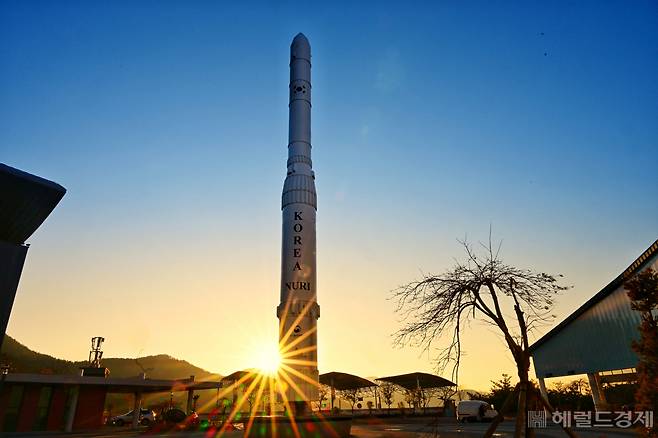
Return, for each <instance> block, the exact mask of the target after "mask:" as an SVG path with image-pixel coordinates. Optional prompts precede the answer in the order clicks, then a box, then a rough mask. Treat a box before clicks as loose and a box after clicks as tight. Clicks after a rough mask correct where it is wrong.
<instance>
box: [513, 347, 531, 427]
mask: <svg viewBox="0 0 658 438" xmlns="http://www.w3.org/2000/svg"><path fill="white" fill-rule="evenodd" d="M519 359H520V360H518V362H520V363H517V371H518V375H519V403H518V406H517V409H516V425H515V427H514V438H522V437H525V436H526V431H527V427H528V424H527V423H528V421H527V415H528V386H529V379H528V370H529V369H530V358H529V356H528V354H527V353H526V352H525V351H523V352H521V357H520V358H519Z"/></svg>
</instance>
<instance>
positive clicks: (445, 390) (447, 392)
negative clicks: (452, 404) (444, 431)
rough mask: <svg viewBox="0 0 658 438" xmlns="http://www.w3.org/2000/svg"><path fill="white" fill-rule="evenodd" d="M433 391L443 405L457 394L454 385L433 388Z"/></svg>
mask: <svg viewBox="0 0 658 438" xmlns="http://www.w3.org/2000/svg"><path fill="white" fill-rule="evenodd" d="M434 393H435V394H436V398H438V399H439V400H441V402H442V403H443V406H444V407H445V406H446V405H447V404H448V402H449V401H450V400H452V399H453V397H454V396H455V395H456V394H457V387H456V386H442V387H440V388H434Z"/></svg>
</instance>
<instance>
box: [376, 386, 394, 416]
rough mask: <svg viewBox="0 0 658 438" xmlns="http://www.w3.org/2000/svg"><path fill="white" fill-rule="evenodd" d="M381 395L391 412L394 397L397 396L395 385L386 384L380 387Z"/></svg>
mask: <svg viewBox="0 0 658 438" xmlns="http://www.w3.org/2000/svg"><path fill="white" fill-rule="evenodd" d="M379 393H380V394H381V397H382V398H383V399H384V403H386V406H388V410H389V411H390V410H391V405H392V404H393V395H394V394H395V385H393V384H392V383H389V382H384V383H382V384H381V385H379Z"/></svg>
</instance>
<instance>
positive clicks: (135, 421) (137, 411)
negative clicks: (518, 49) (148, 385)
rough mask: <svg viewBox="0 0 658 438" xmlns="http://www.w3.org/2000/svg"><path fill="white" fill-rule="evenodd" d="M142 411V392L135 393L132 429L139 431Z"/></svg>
mask: <svg viewBox="0 0 658 438" xmlns="http://www.w3.org/2000/svg"><path fill="white" fill-rule="evenodd" d="M141 410H142V391H137V392H136V393H135V405H134V407H133V422H132V428H133V429H137V426H139V416H140V414H141Z"/></svg>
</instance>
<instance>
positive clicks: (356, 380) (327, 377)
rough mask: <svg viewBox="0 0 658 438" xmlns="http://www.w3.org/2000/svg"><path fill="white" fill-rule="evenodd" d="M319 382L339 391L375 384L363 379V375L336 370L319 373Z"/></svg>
mask: <svg viewBox="0 0 658 438" xmlns="http://www.w3.org/2000/svg"><path fill="white" fill-rule="evenodd" d="M320 383H322V384H323V385H327V386H330V387H332V388H334V389H337V390H339V391H344V390H348V389H359V388H368V387H371V386H377V384H376V383H374V382H371V381H370V380H368V379H364V378H363V377H359V376H355V375H354V374H347V373H339V372H336V371H333V372H331V373H325V374H320Z"/></svg>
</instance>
